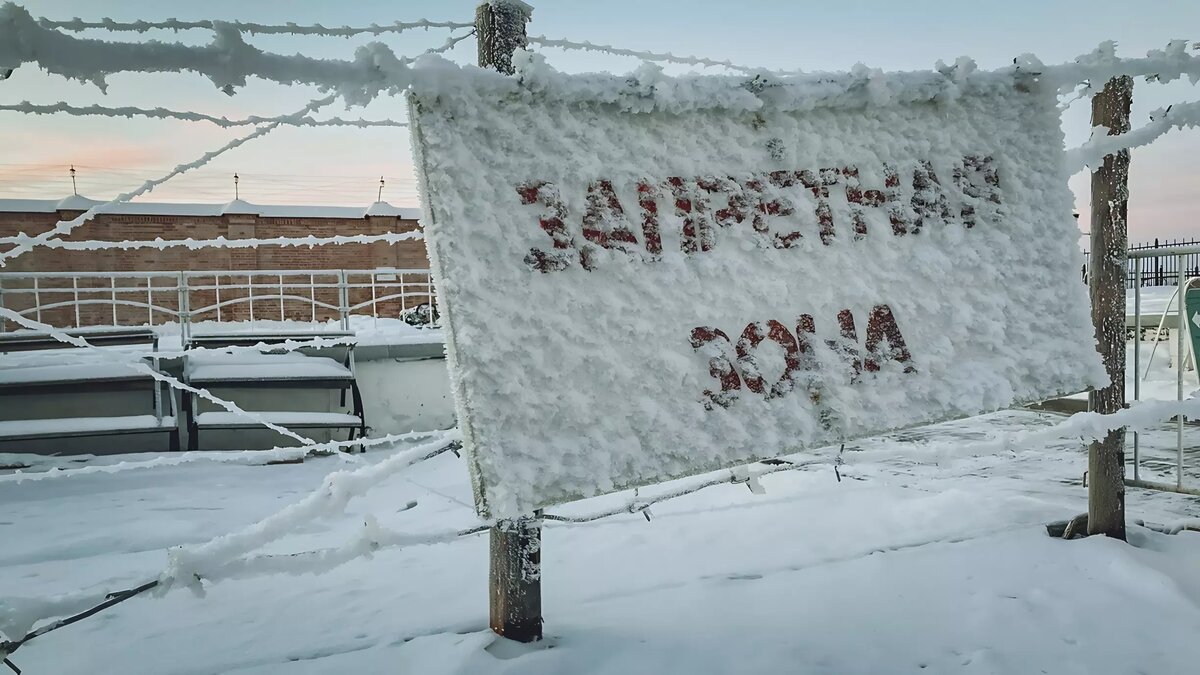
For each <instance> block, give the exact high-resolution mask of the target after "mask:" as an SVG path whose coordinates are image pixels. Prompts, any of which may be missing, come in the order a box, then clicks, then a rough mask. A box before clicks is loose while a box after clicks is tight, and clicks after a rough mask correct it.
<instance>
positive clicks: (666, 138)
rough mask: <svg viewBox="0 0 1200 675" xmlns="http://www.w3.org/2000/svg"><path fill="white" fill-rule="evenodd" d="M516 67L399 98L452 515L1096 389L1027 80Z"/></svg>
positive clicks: (1043, 110)
mask: <svg viewBox="0 0 1200 675" xmlns="http://www.w3.org/2000/svg"><path fill="white" fill-rule="evenodd" d="M517 61H518V66H519V68H518V73H517V76H516V77H504V76H501V75H499V74H496V73H492V72H486V71H482V70H479V69H475V68H470V67H468V68H459V67H458V66H454V65H453V64H449V63H448V62H445V61H442V60H439V59H433V58H431V59H424V60H423V61H422V62H421V63H420V64H419V67H418V68H417V69H416V71H415V73H416V74H415V81H414V85H413V88H412V91H411V93H410V106H411V113H412V120H413V125H414V148H415V152H416V154H417V160H418V162H417V163H418V167H419V168H418V173H419V176H420V181H421V186H422V192H423V197H424V203H425V205H426V209H427V211H426V215H425V219H424V223H425V230H426V236H427V238H428V242H429V252H430V257H431V261H432V269H433V274H434V279H435V283H436V284H437V289H438V297H439V298H440V302H441V303H442V306H441V311H442V316H443V324H444V325H445V327H446V338H447V339H446V343H447V354H448V359H449V361H450V366H451V379H452V389H453V392H454V395H455V397H456V405H457V410H458V417H459V422H460V424H461V425H462V429H463V432H464V435H465V446H466V450H467V452H468V453H469V456H470V465H471V471H472V475H473V480H474V484H475V489H476V501H477V506H478V508H479V510H480V512H481V513H483V514H486V515H489V516H493V517H511V516H516V515H519V514H522V513H528V512H530V511H531V510H533V509H535V508H538V507H543V506H548V505H551V504H555V503H560V502H564V501H569V500H573V499H577V498H584V497H589V496H592V495H596V494H601V493H605V492H609V491H613V490H616V489H620V488H627V487H632V486H638V485H645V484H649V483H653V482H657V481H662V480H665V479H669V478H676V477H680V476H684V475H689V474H693V473H697V472H701V471H709V470H713V469H717V468H720V467H728V466H732V465H735V464H738V463H743V462H746V461H749V460H755V459H761V458H766V457H771V456H777V455H780V454H784V453H788V452H795V451H797V450H800V449H803V448H806V447H815V446H821V445H826V444H831V443H837V442H839V441H844V440H846V439H852V438H856V437H862V436H866V435H871V434H876V433H880V432H883V431H886V430H891V429H897V428H902V427H906V426H911V425H916V424H923V423H928V422H934V421H938V420H945V419H950V418H956V417H962V416H967V415H973V414H976V413H980V412H985V411H992V410H997V409H1001V408H1005V407H1007V406H1011V405H1013V404H1014V403H1021V402H1030V401H1037V400H1042V399H1046V398H1049V397H1054V396H1058V395H1062V394H1068V393H1073V392H1077V391H1080V390H1082V389H1085V388H1087V387H1089V386H1097V385H1102V384H1103V383H1104V382H1105V381H1106V379H1105V375H1104V373H1103V370H1102V369H1101V367H1100V363H1099V359H1098V357H1097V354H1096V350H1095V346H1094V341H1093V337H1092V327H1091V322H1090V319H1089V316H1088V309H1087V308H1088V301H1087V297H1086V291H1085V287H1084V286H1083V285H1082V284H1081V283H1080V282H1079V275H1078V270H1079V268H1080V264H1081V263H1082V259H1081V255H1080V252H1079V250H1078V247H1077V243H1076V242H1077V240H1078V231H1077V230H1076V229H1075V225H1074V222H1073V219H1072V218H1071V204H1072V201H1071V195H1070V193H1069V192H1068V189H1067V182H1066V175H1065V170H1064V164H1063V136H1062V133H1061V129H1060V126H1059V114H1058V111H1057V110H1056V107H1055V106H1056V98H1055V91H1054V90H1053V88H1051V87H1044V86H1042V85H1041V84H1039V83H1038V82H1037V81H1036V78H1034V77H1032V76H1030V77H1024V76H1022V75H1021V74H1020V73H1019V71H1018V72H1017V73H1016V74H1014V72H1013V71H1011V70H1010V71H1005V72H996V73H980V72H972V70H973V69H972V67H971V65H970V64H968V63H962V64H959V65H958V66H957V67H955V68H952V69H945V70H944V71H941V72H920V73H896V74H884V73H881V72H879V71H870V70H867V69H865V68H858V69H856V70H855V71H853V72H851V73H847V74H820V75H802V76H795V77H788V78H774V77H767V76H763V77H757V78H747V77H724V76H688V77H681V78H671V77H666V76H663V75H662V73H661V72H659V71H658V70H656V69H654V68H652V67H649V66H647V67H644V68H643V69H642V70H639V71H638V72H636V73H634V74H632V75H629V76H624V77H622V76H614V75H607V74H596V75H564V74H561V73H557V72H555V71H553V70H551V69H549V68H548V67H546V66H545V65H544V64H543V63H542V62H541V61H540V59H539V57H537V56H534V55H528V54H523V53H519V54H518V58H517Z"/></svg>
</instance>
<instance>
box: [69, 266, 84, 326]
mask: <svg viewBox="0 0 1200 675" xmlns="http://www.w3.org/2000/svg"><path fill="white" fill-rule="evenodd" d="M71 296H72V297H73V298H74V300H75V327H76V328H82V327H83V322H82V321H81V320H80V318H79V277H71Z"/></svg>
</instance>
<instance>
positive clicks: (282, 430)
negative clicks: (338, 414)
mask: <svg viewBox="0 0 1200 675" xmlns="http://www.w3.org/2000/svg"><path fill="white" fill-rule="evenodd" d="M0 317H2V318H4V319H8V320H9V321H12V322H13V323H16V324H18V325H20V326H21V327H22V328H28V329H30V330H36V331H39V332H43V333H46V334H47V335H49V336H50V337H52V338H54V339H55V340H58V341H59V342H63V343H66V344H69V345H73V346H75V347H82V348H84V349H88V350H91V351H94V352H96V353H98V354H107V355H109V356H111V355H112V353H111V352H108V351H106V350H104V349H103V348H101V347H97V346H96V345H93V344H92V343H90V342H88V341H87V339H86V338H83V337H80V336H78V335H71V334H69V333H64V332H63V331H62V330H60V329H57V328H55V327H54V326H51V325H49V324H45V323H42V322H40V321H34V320H32V319H29V318H27V317H25V316H22V315H21V314H19V313H17V312H15V311H13V310H11V309H8V308H7V307H0ZM111 362H112V361H110V363H111ZM118 363H120V364H121V365H124V366H127V367H129V368H131V369H133V370H136V371H137V372H139V373H142V374H143V375H148V376H149V377H151V378H153V379H154V380H157V381H158V382H162V383H163V384H166V385H169V386H170V387H171V388H173V389H176V390H179V391H184V392H188V393H190V394H195V395H197V396H199V397H200V398H202V399H204V400H206V401H210V402H212V403H215V404H217V405H219V406H221V407H222V408H224V409H225V410H226V411H228V412H230V413H232V414H234V415H237V416H238V417H241V418H244V419H248V420H251V421H253V422H255V423H257V424H261V425H263V426H264V427H266V428H268V429H270V430H271V431H274V432H276V433H278V434H282V435H284V436H287V437H288V438H291V439H294V440H297V441H300V443H302V444H304V445H316V444H317V442H316V441H314V440H313V439H311V438H307V437H305V436H301V435H300V434H298V433H296V432H294V431H292V430H291V429H288V428H287V427H282V426H280V425H278V424H275V423H274V422H271V421H270V420H267V419H266V418H264V417H263V416H262V415H259V414H257V413H253V412H250V411H247V410H243V409H241V408H239V407H238V406H237V404H235V403H233V402H232V401H226V400H225V399H223V398H220V397H218V396H216V395H214V394H212V393H210V392H209V391H208V390H207V389H203V388H201V387H193V386H191V385H189V384H186V383H184V382H182V381H180V380H178V379H176V378H174V377H171V376H170V375H167V374H166V373H162V372H159V371H158V370H155V369H154V368H151V367H150V366H149V365H147V364H146V363H145V362H143V361H142V360H141V359H138V360H128V361H118Z"/></svg>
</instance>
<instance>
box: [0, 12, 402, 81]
mask: <svg viewBox="0 0 1200 675" xmlns="http://www.w3.org/2000/svg"><path fill="white" fill-rule="evenodd" d="M213 31H214V33H215V36H214V38H213V41H212V42H211V43H209V44H208V45H204V46H191V45H186V44H183V43H178V42H174V43H170V42H159V41H148V42H141V43H131V42H108V41H104V40H93V39H85V38H76V37H72V36H70V35H66V34H64V33H62V32H60V31H58V30H55V29H53V28H47V27H44V26H42V25H40V24H38V22H37V21H36V20H35V19H34V18H33V17H32V16H31V15H30V14H29V12H28V11H26V10H25V9H24V8H23V7H19V6H17V5H15V4H13V3H11V2H8V3H5V4H4V5H2V6H0V70H7V69H12V68H16V67H18V66H20V65H22V64H25V63H37V64H38V65H39V66H40V67H41V68H42V69H43V70H45V71H46V72H48V73H51V74H55V75H61V76H63V77H66V78H70V79H75V80H79V81H82V82H90V83H92V84H95V85H96V86H97V87H99V88H100V89H101V90H104V89H105V88H106V85H105V77H106V76H108V75H112V74H115V73H120V72H146V73H151V72H184V71H191V72H195V73H199V74H201V75H204V76H206V77H208V78H209V79H211V80H212V82H213V83H214V84H215V85H216V86H217V87H218V88H219V89H221V90H223V91H225V92H226V93H232V92H233V90H234V88H235V87H240V86H245V84H246V80H247V78H248V77H251V76H254V77H259V78H262V79H264V80H269V81H272V82H278V83H282V84H312V85H318V86H322V87H325V88H326V89H333V90H335V91H336V92H337V93H338V94H341V95H343V96H344V97H345V98H346V100H347V101H348V102H351V103H359V104H365V103H367V102H369V101H370V100H372V99H374V98H375V97H376V96H377V95H379V94H380V93H383V92H389V93H392V94H398V93H399V92H400V91H401V90H403V89H404V87H405V86H406V85H407V84H408V82H409V80H410V77H411V70H410V69H409V68H408V66H407V64H406V63H405V62H404V61H402V60H401V59H400V58H398V57H397V56H396V54H395V53H394V52H393V51H392V50H391V48H389V47H388V46H387V45H385V44H383V43H380V42H371V43H368V44H366V45H363V46H360V47H358V48H357V50H356V51H355V58H354V60H353V61H344V60H338V59H317V58H312V57H308V56H303V55H301V54H295V55H292V56H285V55H282V54H275V53H271V52H266V51H263V50H261V49H258V48H256V47H254V46H252V45H250V44H248V43H246V41H245V40H243V39H242V34H241V33H240V32H239V31H238V30H237V29H235V28H234V27H232V26H231V25H229V24H225V23H220V22H217V23H214V25H213Z"/></svg>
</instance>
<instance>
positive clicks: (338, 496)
mask: <svg viewBox="0 0 1200 675" xmlns="http://www.w3.org/2000/svg"><path fill="white" fill-rule="evenodd" d="M461 440H462V434H461V433H460V432H459V431H458V430H457V429H451V430H449V431H446V432H444V433H442V434H441V435H440V436H439V437H437V438H435V439H434V440H432V441H429V442H428V443H424V444H421V445H418V446H415V447H412V448H409V449H407V450H405V451H403V452H399V453H396V454H395V455H392V456H391V457H388V458H387V459H385V460H383V461H381V462H378V463H376V464H370V465H367V466H363V467H360V468H357V469H354V470H352V471H335V472H333V473H331V474H329V475H327V476H326V477H325V479H324V480H323V481H322V482H321V486H320V487H319V488H317V489H316V490H314V491H313V492H311V493H309V494H308V496H306V497H304V498H303V499H301V500H300V501H298V502H295V503H293V504H291V505H289V506H287V507H284V508H283V509H280V510H279V511H277V512H275V513H273V514H271V515H270V516H267V517H266V518H263V519H262V520H260V521H258V522H256V523H254V524H252V525H248V526H246V527H244V528H242V529H241V530H238V531H237V532H232V533H229V534H226V535H222V536H220V537H215V538H213V539H210V540H208V541H206V542H204V543H202V544H196V545H188V546H177V547H174V548H172V549H170V551H168V553H167V558H168V562H167V568H166V570H164V571H163V573H162V575H161V577H160V578H159V580H160V582H161V585H162V586H161V587H162V588H164V589H167V590H169V589H170V587H171V586H172V585H173V584H174V583H176V582H179V583H182V584H184V585H189V586H190V585H192V584H194V583H195V582H196V580H197V579H211V578H213V577H212V576H211V575H213V574H215V573H216V572H217V571H218V570H219V569H221V568H222V567H223V566H225V565H228V564H230V563H232V562H234V561H235V560H237V559H238V558H241V557H242V556H244V555H246V554H249V553H252V552H254V551H255V550H257V549H259V548H262V547H263V546H265V545H267V544H269V543H271V542H274V541H277V540H279V539H281V538H282V537H284V536H286V535H287V534H289V533H291V532H293V531H295V529H296V528H297V527H300V526H302V525H305V524H307V523H309V522H311V521H314V520H318V519H323V518H327V517H330V516H333V515H337V514H340V513H342V512H344V511H345V508H346V505H347V504H348V503H349V502H350V500H351V499H353V498H354V497H358V496H360V495H363V494H365V493H366V492H367V491H368V490H370V489H371V488H373V487H375V486H376V485H378V484H380V483H381V482H383V481H384V480H386V479H387V478H390V477H391V476H393V475H395V474H396V473H398V472H399V471H401V470H403V469H405V468H407V467H409V466H412V465H413V464H416V463H418V462H423V461H425V460H428V459H431V458H433V457H436V456H437V455H440V454H442V453H443V452H448V451H450V449H451V446H450V444H451V443H455V442H460V441H461Z"/></svg>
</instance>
